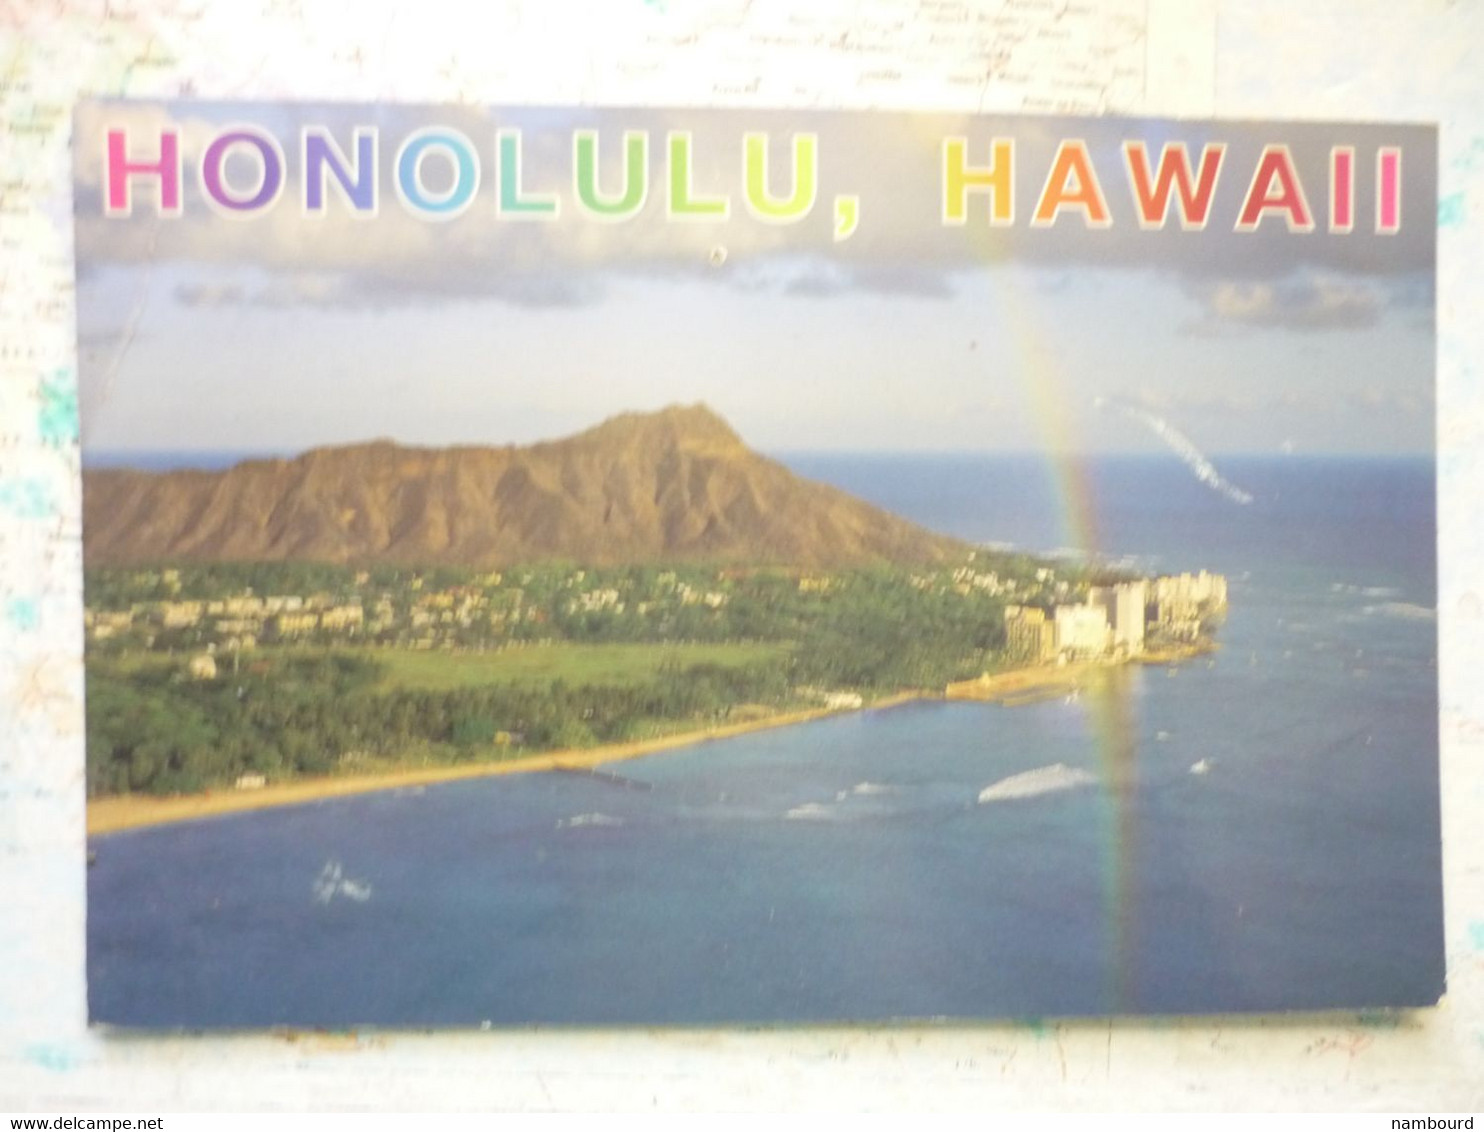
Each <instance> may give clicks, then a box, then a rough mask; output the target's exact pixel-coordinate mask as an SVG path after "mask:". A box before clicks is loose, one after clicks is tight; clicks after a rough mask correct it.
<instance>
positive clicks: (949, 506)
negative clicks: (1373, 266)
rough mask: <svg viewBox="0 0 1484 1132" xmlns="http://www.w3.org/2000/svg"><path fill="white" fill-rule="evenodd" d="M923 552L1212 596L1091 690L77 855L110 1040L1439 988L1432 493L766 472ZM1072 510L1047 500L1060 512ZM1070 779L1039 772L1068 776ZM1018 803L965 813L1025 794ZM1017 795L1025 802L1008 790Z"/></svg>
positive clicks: (830, 467) (1253, 464)
mask: <svg viewBox="0 0 1484 1132" xmlns="http://www.w3.org/2000/svg"><path fill="white" fill-rule="evenodd" d="M784 460H785V462H787V463H788V464H789V465H790V466H792V467H793V468H794V469H795V470H796V471H798V472H800V473H801V474H804V475H808V476H810V477H812V478H816V479H821V480H825V481H827V482H831V483H835V484H837V485H839V486H841V487H843V488H845V489H846V490H849V491H851V492H853V493H855V494H857V495H860V496H862V497H863V498H866V499H869V500H871V501H872V502H875V503H878V504H881V505H882V506H885V507H887V508H889V509H891V510H893V511H896V512H898V513H900V514H903V515H905V516H907V517H909V518H912V519H914V520H916V521H918V522H920V523H922V524H924V525H926V526H929V527H932V528H935V529H938V530H942V531H945V532H948V533H952V534H957V535H961V536H964V537H966V538H970V539H974V540H979V541H985V542H993V543H997V544H1013V545H1015V546H1018V547H1021V548H1024V549H1027V550H1034V551H1051V550H1060V548H1063V547H1065V546H1066V544H1067V543H1068V542H1069V541H1070V534H1069V532H1070V531H1072V530H1074V529H1076V526H1075V524H1071V523H1069V519H1068V516H1069V511H1068V509H1067V507H1066V502H1067V500H1068V498H1069V495H1070V496H1072V497H1075V498H1077V499H1080V500H1082V501H1083V502H1084V503H1085V505H1086V506H1085V513H1086V514H1089V515H1091V516H1092V517H1093V518H1094V520H1095V533H1096V540H1097V547H1098V549H1099V551H1100V552H1101V553H1102V554H1104V555H1106V556H1109V557H1113V558H1120V559H1127V560H1129V561H1131V562H1133V563H1135V564H1137V565H1138V566H1139V567H1140V568H1141V569H1144V570H1147V571H1151V572H1154V571H1157V572H1165V573H1171V572H1181V571H1186V570H1192V571H1193V570H1199V569H1208V570H1212V571H1215V572H1219V573H1224V574H1226V575H1227V576H1228V578H1229V580H1230V603H1231V604H1230V613H1229V617H1228V620H1227V623H1226V624H1225V626H1224V627H1223V628H1222V630H1221V632H1220V636H1219V640H1220V643H1221V648H1220V650H1219V651H1218V652H1217V653H1216V654H1214V655H1212V656H1210V657H1204V658H1200V659H1197V660H1194V661H1190V662H1187V663H1184V664H1182V665H1179V666H1177V667H1172V668H1160V667H1148V668H1141V667H1128V668H1125V669H1122V670H1120V672H1119V673H1118V676H1117V678H1116V680H1115V681H1114V682H1113V685H1112V687H1111V689H1110V691H1109V692H1108V693H1107V694H1106V695H1094V694H1090V693H1089V694H1087V695H1084V696H1079V697H1073V698H1070V699H1062V698H1057V699H1053V700H1049V701H1043V702H1040V703H1036V704H1030V705H1025V706H1020V707H1013V708H1006V707H998V706H991V705H985V704H974V703H940V702H918V703H913V704H908V705H903V706H899V707H895V708H889V709H884V710H877V711H865V712H858V713H852V714H846V715H840V716H835V717H832V718H829V719H826V720H822V721H818V722H815V723H810V724H806V725H801V726H795V727H790V728H783V729H778V730H774V731H765V732H758V733H755V734H751V735H746V736H742V737H738V738H734V739H729V740H724V741H718V742H711V743H705V744H700V745H697V746H694V747H691V748H686V749H683V750H679V751H675V752H672V753H667V754H662V755H655V756H650V757H648V758H644V759H640V760H636V761H631V762H624V763H618V764H613V765H612V766H611V767H610V768H609V769H611V770H612V771H613V772H614V773H615V775H617V776H619V779H620V780H607V779H603V778H595V777H588V776H581V775H574V774H561V773H553V774H537V775H523V776H512V777H505V778H496V779H483V780H475V781H469V782H463V783H451V784H446V785H440V786H430V787H426V788H414V789H407V790H399V791H393V792H386V793H379V794H371V795H363V796H359V797H353V798H345V799H337V800H330V801H324V802H319V803H314V804H310V805H303V806H296V807H290V808H283V809H277V810H268V811H260V812H255V813H246V814H239V815H233V816H227V817H221V818H215V819H211V820H208V821H201V822H194V823H187V824H180V825H173V826H163V827H158V828H154V829H144V830H137V831H131V832H125V833H119V834H114V835H110V836H107V837H102V838H96V839H94V841H93V848H95V849H96V850H97V862H96V865H95V866H94V867H93V868H91V869H90V870H89V874H88V890H89V908H88V913H89V914H88V985H89V989H88V993H89V1005H90V1013H91V1016H92V1017H93V1019H94V1020H96V1021H104V1022H110V1023H115V1024H118V1025H124V1026H137V1027H190V1028H221V1027H232V1028H237V1027H262V1026H274V1025H292V1026H319V1027H343V1026H353V1025H377V1026H387V1027H394V1026H429V1025H431V1026H479V1025H482V1024H485V1023H489V1024H490V1025H494V1026H509V1025H526V1024H532V1023H549V1024H593V1025H641V1024H675V1025H704V1024H718V1023H719V1024H725V1023H762V1022H782V1023H802V1022H833V1021H846V1020H871V1021H883V1020H892V1019H937V1018H950V1019H994V1018H1009V1017H1014V1018H1025V1017H1053V1016H1056V1017H1060V1016H1086V1015H1105V1014H1167V1013H1180V1014H1186V1013H1202V1014H1210V1013H1226V1012H1233V1011H1284V1010H1317V1009H1329V1008H1347V1009H1360V1008H1370V1007H1384V1006H1409V1005H1412V1006H1415V1005H1426V1004H1430V1003H1432V1002H1434V1001H1436V999H1437V998H1438V996H1439V995H1440V994H1441V992H1442V989H1443V927H1442V890H1441V880H1440V856H1441V850H1440V837H1439V819H1438V763H1437V749H1438V704H1437V664H1436V661H1437V648H1436V634H1437V625H1436V618H1435V607H1436V602H1437V597H1436V541H1437V540H1436V531H1435V518H1434V515H1435V505H1434V468H1433V463H1432V461H1431V460H1425V459H1417V460H1407V459H1396V460H1342V459H1305V458H1297V457H1285V458H1280V459H1279V458H1275V459H1228V460H1223V461H1219V463H1220V465H1221V471H1222V474H1223V475H1225V476H1226V477H1227V479H1229V480H1230V481H1232V482H1233V483H1235V484H1237V485H1239V486H1240V487H1241V488H1242V489H1244V490H1245V491H1247V492H1249V493H1251V495H1252V496H1253V497H1254V499H1253V502H1252V503H1251V504H1250V505H1247V506H1241V505H1238V504H1235V503H1233V502H1231V501H1230V500H1229V499H1228V498H1225V497H1223V496H1222V495H1219V494H1217V493H1216V492H1214V491H1212V490H1211V489H1210V488H1208V487H1207V486H1206V485H1204V484H1203V483H1201V482H1199V481H1198V480H1197V479H1196V478H1195V477H1194V476H1193V475H1192V474H1191V472H1190V471H1189V470H1188V469H1187V468H1186V467H1185V466H1184V465H1183V464H1181V463H1180V462H1179V461H1178V460H1175V459H1174V458H1163V457H1138V458H1132V457H1126V458H1100V459H1094V460H1091V461H1088V462H1087V463H1086V464H1084V465H1083V467H1082V468H1081V469H1080V471H1079V472H1078V473H1077V474H1075V475H1072V476H1070V477H1067V476H1066V475H1065V474H1064V475H1063V476H1062V478H1058V477H1057V476H1055V475H1053V473H1052V470H1051V467H1050V465H1048V464H1047V463H1045V462H1044V461H1040V460H1036V459H1031V458H1023V457H986V456H971V455H963V456H931V457H919V456H840V455H800V454H792V455H787V456H785V457H784ZM1069 486H1070V491H1069V490H1068V489H1069ZM1058 767H1060V768H1061V769H1051V768H1058ZM1034 771H1041V772H1042V773H1041V774H1040V775H1038V776H1036V777H1035V778H1033V779H1032V781H1033V782H1034V783H1036V784H1038V785H1039V786H1040V787H1041V788H1042V789H1040V790H1039V792H1037V793H1034V794H1033V795H1031V796H1020V797H1009V798H997V799H995V798H992V799H991V800H986V801H981V800H980V795H981V792H983V791H984V790H985V789H986V787H989V786H991V785H993V784H995V783H997V782H1001V781H1003V780H1004V779H1006V778H1009V777H1011V776H1014V775H1018V774H1023V773H1026V772H1034ZM1012 793H1013V791H1012Z"/></svg>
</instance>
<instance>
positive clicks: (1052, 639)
mask: <svg viewBox="0 0 1484 1132" xmlns="http://www.w3.org/2000/svg"><path fill="white" fill-rule="evenodd" d="M1005 652H1006V653H1008V654H1009V655H1010V656H1012V657H1014V658H1015V659H1016V660H1023V661H1029V662H1030V663H1032V664H1040V663H1042V662H1043V661H1047V660H1051V659H1052V658H1053V657H1054V656H1056V626H1055V624H1054V623H1053V622H1052V621H1051V620H1050V619H1049V618H1048V617H1047V616H1046V611H1045V610H1044V609H1037V608H1036V607H1035V606H1033V605H1007V606H1005Z"/></svg>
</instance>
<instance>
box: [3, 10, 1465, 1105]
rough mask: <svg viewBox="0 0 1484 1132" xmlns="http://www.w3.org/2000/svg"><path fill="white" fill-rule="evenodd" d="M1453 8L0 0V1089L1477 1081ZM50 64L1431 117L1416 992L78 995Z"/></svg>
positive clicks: (81, 908)
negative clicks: (1430, 890) (138, 1022)
mask: <svg viewBox="0 0 1484 1132" xmlns="http://www.w3.org/2000/svg"><path fill="white" fill-rule="evenodd" d="M1480 44H1484V9H1481V8H1479V7H1477V6H1474V5H1467V4H1463V3H1447V2H1441V0H1430V2H1428V0H1408V2H1382V0H1365V2H1354V0H1349V2H1342V0H1323V2H1314V3H1310V4H1307V5H1304V6H1302V8H1301V9H1299V10H1297V11H1295V8H1294V6H1292V5H1288V4H1283V3H1280V2H1278V0H1255V2H1248V3H1241V4H1238V3H1236V2H1234V0H1197V2H1183V3H1182V2H1180V0H1112V2H1109V3H1104V4H1092V3H1078V2H1075V0H1074V2H1071V3H1066V4H1057V5H1050V4H1045V3H1038V2H1036V0H937V2H934V0H865V2H858V3H847V2H844V0H832V2H829V3H823V4H818V5H811V6H809V7H808V9H807V13H805V12H803V11H802V10H801V9H800V6H797V5H789V4H786V3H782V2H780V0H753V2H749V0H696V2H693V3H686V4H681V3H680V2H679V0H615V2H614V3H609V4H605V5H602V6H601V7H600V8H599V7H589V6H587V5H583V4H581V3H579V2H577V0H556V2H548V3H542V4H539V5H538V4H536V3H534V2H529V0H507V2H504V3H500V4H498V5H491V6H490V8H489V10H488V11H486V12H482V13H478V14H475V13H473V12H471V11H468V10H465V8H464V7H463V6H462V5H460V4H457V3H451V2H443V0H439V2H431V3H429V2H425V3H422V4H419V5H416V6H412V5H405V4H395V3H387V2H375V3H360V4H356V5H354V6H351V5H340V4H314V5H311V4H308V3H301V2H298V0H246V2H243V3H240V4H234V5H230V6H227V5H207V4H205V3H204V2H203V0H194V2H193V0H162V2H158V3H140V2H133V3H130V2H120V3H106V4H101V5H100V4H98V3H81V2H67V0H63V2H59V3H42V2H39V0H19V2H15V3H11V4H8V5H3V6H0V131H3V136H4V141H3V144H0V893H3V894H4V895H3V904H0V909H3V912H0V1109H21V1110H43V1111H51V1110H54V1111H82V1110H87V1109H94V1108H102V1109H108V1110H122V1109H129V1110H136V1111H140V1112H159V1111H172V1110H178V1111H191V1110H195V1111H201V1110H208V1109H218V1108H220V1109H226V1110H256V1109H261V1108H265V1107H271V1108H275V1109H290V1110H292V1109H309V1108H322V1109H347V1108H363V1107H375V1108H381V1109H388V1108H420V1109H439V1108H461V1109H467V1108H498V1109H595V1108H640V1107H642V1108H660V1109H670V1110H683V1109H693V1108H716V1107H727V1108H733V1109H757V1108H778V1107H788V1108H795V1109H798V1108H812V1107H826V1106H828V1107H849V1108H861V1109H868V1108H888V1107H901V1106H903V1105H912V1106H913V1107H935V1108H944V1109H946V1108H964V1107H974V1108H985V1107H993V1108H1000V1109H1007V1108H1030V1107H1035V1108H1046V1107H1059V1108H1063V1109H1108V1108H1122V1107H1135V1108H1166V1109H1183V1108H1194V1109H1222V1110H1233V1109H1269V1108H1316V1109H1339V1108H1345V1109H1356V1108H1360V1109H1378V1110H1390V1111H1402V1110H1409V1109H1410V1110H1426V1111H1433V1112H1436V1111H1440V1110H1465V1109H1478V1108H1480V1107H1484V1085H1481V1084H1480V1083H1479V1082H1484V838H1481V834H1480V833H1479V829H1478V827H1479V821H1478V819H1479V817H1480V814H1481V812H1484V690H1481V689H1484V680H1481V679H1480V677H1481V676H1484V635H1481V634H1480V632H1479V629H1480V628H1481V626H1480V624H1479V622H1480V620H1481V618H1484V526H1481V525H1480V524H1479V523H1478V521H1477V518H1476V516H1475V515H1474V513H1473V508H1472V506H1471V501H1472V500H1474V499H1477V498H1480V494H1481V493H1480V489H1481V488H1484V459H1481V456H1480V455H1479V454H1478V453H1480V452H1481V451H1484V445H1481V443H1480V442H1481V441H1484V385H1481V382H1484V325H1481V324H1479V323H1478V322H1477V321H1476V320H1473V319H1471V318H1470V317H1469V313H1470V312H1473V311H1476V310H1479V309H1481V302H1480V300H1481V291H1484V273H1480V272H1479V271H1478V270H1477V269H1476V268H1475V264H1476V263H1477V262H1478V260H1479V258H1480V256H1481V253H1484V112H1481V110H1480V107H1481V106H1484V97H1481V96H1484V78H1481V77H1480V76H1481V75H1484V66H1481V65H1480V64H1481V59H1480V55H1481V50H1480V48H1479V46H1478V45H1480ZM84 96H137V97H163V98H169V97H201V98H227V99H230V98H242V99H247V98H264V99H267V98H303V99H309V98H328V97H333V98H339V99H346V100H376V99H387V100H398V101H425V102H450V101H467V102H478V103H525V104H542V103H549V104H563V103H566V104H572V103H593V104H611V105H644V104H656V105H695V106H710V105H718V106H744V107H745V106H755V107H765V106H766V107H772V106H839V107H848V108H889V109H903V110H907V109H955V110H986V111H1004V110H1017V109H1022V110H1030V111H1041V112H1056V113H1063V112H1117V113H1128V114H1169V115H1176V116H1183V117H1195V116H1209V115H1216V116H1219V117H1241V118H1264V117H1271V118H1333V119H1351V120H1366V119H1372V118H1393V119H1404V120H1414V121H1436V122H1439V123H1440V124H1441V126H1442V134H1441V157H1440V163H1441V169H1440V201H1439V226H1440V231H1439V248H1438V279H1439V287H1438V323H1439V345H1438V358H1439V374H1438V381H1439V390H1438V393H1439V396H1438V403H1439V425H1438V430H1439V447H1438V464H1439V477H1440V483H1439V508H1440V514H1439V521H1440V536H1439V537H1440V548H1439V549H1440V584H1439V630H1440V638H1441V650H1442V653H1441V682H1442V688H1441V692H1442V710H1443V719H1442V737H1443V738H1442V743H1443V820H1444V836H1445V881H1446V885H1447V941H1448V967H1449V986H1450V991H1449V994H1448V997H1447V999H1445V1001H1444V1003H1443V1005H1442V1006H1440V1007H1439V1008H1437V1009H1436V1010H1431V1011H1423V1012H1418V1013H1415V1014H1410V1015H1397V1014H1389V1013H1385V1014H1375V1015H1353V1014H1352V1015H1329V1016H1324V1017H1319V1018H1314V1017H1301V1018H1260V1019H1250V1018H1244V1019H1229V1020H1211V1019H1204V1020H1155V1021H1139V1020H1128V1021H1123V1020H1115V1021H1112V1022H1077V1023H1064V1024H1050V1023H1043V1022H1040V1021H1037V1020H1027V1021H1023V1022H1020V1023H1014V1024H1005V1025H994V1026H976V1027H951V1028H949V1027H894V1028H865V1027H860V1028H843V1029H831V1030H778V1031H771V1032H770V1031H747V1032H743V1031H724V1032H709V1031H708V1032H699V1031H680V1032H648V1031H645V1032H622V1033H612V1032H561V1033H533V1032H517V1033H458V1034H438V1035H426V1034H404V1033H397V1034H391V1033H361V1034H347V1035H326V1034H299V1033H289V1034H263V1035H241V1036H229V1037H212V1038H202V1037H193V1036H166V1037H141V1036H123V1035H116V1034H108V1033H104V1032H100V1031H95V1030H90V1029H89V1028H88V1027H87V1025H86V998H85V987H84V979H83V970H84V948H83V922H84V915H85V900H84V878H85V869H84V864H83V850H84V846H83V838H82V825H83V797H82V785H81V772H82V671H81V643H82V640H81V632H80V630H81V572H80V542H79V531H78V511H79V506H78V503H79V501H78V483H79V474H78V449H77V420H76V382H75V365H74V354H75V344H74V306H73V284H72V278H73V276H72V249H71V236H70V213H71V200H70V169H69V157H68V137H69V122H70V108H71V105H72V103H73V101H74V99H76V98H78V97H84Z"/></svg>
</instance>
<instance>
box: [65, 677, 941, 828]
mask: <svg viewBox="0 0 1484 1132" xmlns="http://www.w3.org/2000/svg"><path fill="white" fill-rule="evenodd" d="M929 698H932V697H931V696H930V694H928V693H925V692H912V691H909V692H896V693H893V694H892V695H889V696H883V697H882V698H881V699H879V700H874V701H872V702H871V703H868V704H862V705H861V706H860V707H858V708H830V707H818V708H803V709H800V710H797V711H786V712H781V713H779V714H778V715H772V716H768V717H767V718H765V719H754V720H747V721H746V722H743V723H729V724H723V725H722V726H720V727H707V728H703V729H702V730H699V731H677V732H676V733H675V734H673V735H661V736H658V737H656V738H653V739H638V740H634V741H631V742H627V743H608V744H604V745H602V746H597V747H573V748H567V749H565V750H559V751H543V752H542V753H540V754H535V755H522V756H519V757H517V758H513V759H505V760H503V761H500V762H483V763H465V764H457V765H452V766H428V767H410V768H406V769H403V770H388V771H381V772H378V773H375V774H359V775H345V776H343V777H341V776H327V777H320V778H305V779H299V780H296V781H293V782H285V783H281V784H277V785H272V786H264V787H260V788H258V789H255V790H236V789H234V788H232V787H224V788H222V789H221V790H217V791H209V792H204V793H200V794H172V795H167V796H163V797H160V796H155V795H150V794H114V795H110V796H109V797H106V798H95V799H89V800H88V802H87V825H86V832H87V836H89V837H95V836H105V835H107V834H110V833H122V832H124V831H125V830H130V829H144V828H147V827H149V826H157V825H174V824H176V823H179V822H188V821H200V820H203V819H206V818H214V817H224V816H226V815H228V814H237V813H247V812H250V811H252V810H270V809H277V808H279V807H280V806H300V805H307V804H309V803H311V802H321V801H324V800H326V799H329V798H345V797H351V796H353V795H356V794H373V793H376V792H378V791H382V790H397V789H405V788H407V787H410V786H431V785H436V784H438V783H443V782H458V781H462V780H464V779H470V778H492V777H495V776H498V775H505V774H536V773H540V772H543V771H554V770H578V771H581V770H591V769H592V768H594V767H597V766H601V765H603V764H604V763H611V762H625V761H627V760H629V759H638V758H643V757H645V756H646V755H656V754H662V753H664V752H666V751H673V750H678V749H680V748H683V747H693V746H697V745H699V744H701V743H706V742H710V741H711V740H713V739H733V738H736V737H737V736H739V735H747V734H750V733H752V732H755V731H768V730H771V729H773V728H776V727H791V726H793V725H794V724H797V723H811V722H813V721H814V720H817V719H825V718H827V717H829V716H836V715H850V714H854V713H856V712H862V711H876V710H878V709H884V708H892V707H897V706H899V705H901V704H905V703H911V702H912V701H914V700H920V699H929Z"/></svg>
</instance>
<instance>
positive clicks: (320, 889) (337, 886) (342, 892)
mask: <svg viewBox="0 0 1484 1132" xmlns="http://www.w3.org/2000/svg"><path fill="white" fill-rule="evenodd" d="M311 891H312V892H313V893H314V899H315V901H316V902H317V903H320V904H328V903H330V901H332V900H334V899H335V897H337V896H343V897H345V898H346V899H347V900H354V901H355V902H356V903H357V904H364V903H366V901H368V900H370V899H371V886H370V885H369V884H367V883H366V882H365V881H363V880H352V879H351V878H350V877H348V876H346V875H345V870H344V869H343V868H341V867H340V862H339V861H326V862H325V867H324V868H322V869H321V870H320V871H319V876H317V877H315V878H314V884H313V885H312V886H311Z"/></svg>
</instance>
